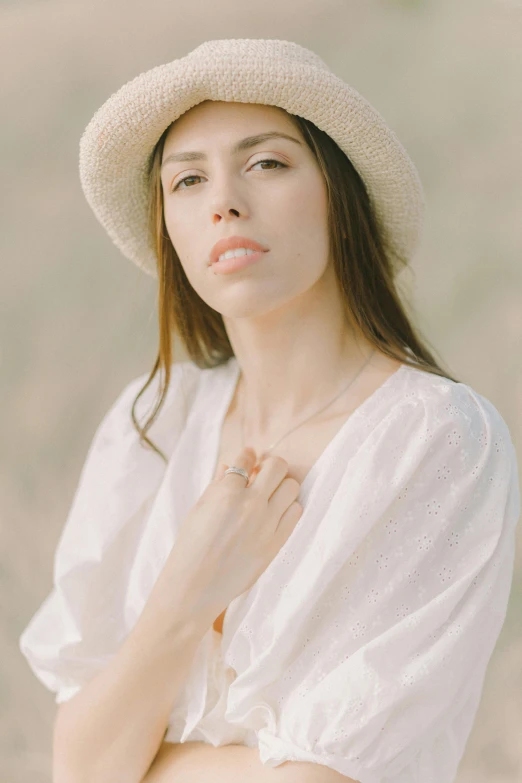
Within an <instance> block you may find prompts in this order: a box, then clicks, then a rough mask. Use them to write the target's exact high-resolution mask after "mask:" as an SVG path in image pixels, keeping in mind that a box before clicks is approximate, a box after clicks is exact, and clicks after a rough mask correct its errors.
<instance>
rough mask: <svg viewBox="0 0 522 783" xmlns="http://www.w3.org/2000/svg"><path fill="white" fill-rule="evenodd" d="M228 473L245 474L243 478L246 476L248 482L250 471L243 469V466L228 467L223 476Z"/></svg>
mask: <svg viewBox="0 0 522 783" xmlns="http://www.w3.org/2000/svg"><path fill="white" fill-rule="evenodd" d="M227 473H239V475H240V476H243V478H245V479H246V480H247V482H248V473H247V472H246V470H243V468H234V467H232V468H228V469H227V470H225V472H224V473H223V476H226V475H227Z"/></svg>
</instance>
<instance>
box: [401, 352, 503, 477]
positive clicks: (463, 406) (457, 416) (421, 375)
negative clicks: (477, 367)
mask: <svg viewBox="0 0 522 783" xmlns="http://www.w3.org/2000/svg"><path fill="white" fill-rule="evenodd" d="M402 400H403V404H404V405H405V410H408V411H409V412H410V414H411V416H412V420H413V421H414V422H415V423H414V425H413V430H414V435H415V436H416V438H415V440H416V442H417V444H418V442H419V441H421V443H422V445H423V447H424V448H426V447H427V449H428V452H438V453H439V454H443V455H444V456H445V457H447V459H448V460H451V461H452V463H453V464H454V465H456V466H457V465H458V466H459V469H460V471H461V472H462V474H463V475H466V474H468V475H473V476H475V477H476V476H478V475H479V474H480V475H485V473H488V474H489V475H492V474H497V475H499V474H501V475H503V476H504V477H505V478H509V477H511V478H515V479H516V474H517V473H518V462H517V455H516V451H515V447H514V444H513V440H512V438H511V433H510V430H509V427H508V425H507V423H506V421H505V419H504V417H503V416H502V414H501V413H500V411H499V410H498V408H497V407H496V406H495V405H494V404H493V403H492V402H491V400H489V399H488V398H487V397H485V396H484V395H483V394H481V393H480V392H478V391H477V390H476V389H474V388H473V387H472V386H470V385H469V384H467V383H463V382H455V381H453V380H451V379H449V378H445V377H441V376H438V375H435V374H433V373H427V372H424V371H422V370H418V369H416V368H412V367H409V366H404V369H403V387H402ZM408 402H409V403H410V405H408ZM424 448H423V451H424Z"/></svg>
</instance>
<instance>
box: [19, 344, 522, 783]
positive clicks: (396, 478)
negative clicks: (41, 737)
mask: <svg viewBox="0 0 522 783" xmlns="http://www.w3.org/2000/svg"><path fill="white" fill-rule="evenodd" d="M239 371H240V368H239V365H238V362H237V360H236V358H235V357H232V358H231V359H230V360H229V361H228V362H226V363H225V364H223V365H220V366H219V367H216V368H210V369H200V368H198V367H197V366H196V365H195V364H193V363H192V362H190V361H185V362H178V363H175V364H173V365H172V380H171V385H170V387H169V390H168V393H167V397H166V399H165V402H164V405H163V407H162V409H161V412H160V414H159V415H158V418H157V419H156V421H155V422H154V423H153V425H152V426H151V428H150V430H149V437H150V438H151V439H152V441H153V442H154V443H156V444H157V445H158V446H159V447H160V448H161V449H162V450H163V452H164V453H165V454H166V456H168V458H169V462H168V465H167V466H166V465H165V463H164V462H163V460H161V458H160V457H159V456H158V455H157V454H156V453H154V452H153V451H151V450H149V449H146V448H144V447H143V446H141V445H140V443H139V436H138V433H137V432H136V430H135V428H134V426H133V424H132V421H131V417H130V409H131V404H132V402H133V400H134V398H135V396H136V394H137V392H138V390H139V389H140V388H141V387H142V386H143V384H144V382H145V380H146V379H147V377H148V374H144V375H142V376H139V377H138V378H135V379H134V380H132V381H131V382H130V383H129V384H128V385H127V386H126V387H125V388H124V389H123V391H122V393H121V394H120V395H119V397H118V398H117V399H116V401H115V402H114V404H113V405H112V407H111V408H110V410H109V411H108V413H107V414H106V415H105V417H104V418H103V420H102V422H101V424H100V425H99V427H98V429H97V431H96V433H95V435H94V438H93V441H92V444H91V446H90V449H89V451H88V454H87V457H86V461H85V465H84V467H83V470H82V472H81V476H80V480H79V485H78V488H77V490H76V494H75V496H74V499H73V503H72V507H71V509H70V512H69V516H68V518H67V520H66V524H65V526H64V529H63V531H62V534H61V537H60V539H59V542H58V545H57V549H56V554H55V560H54V580H53V589H52V591H51V592H50V594H49V595H48V597H47V598H46V599H45V601H44V602H43V603H42V605H41V606H40V608H39V609H38V611H37V612H36V614H35V615H34V616H33V617H32V619H31V621H30V622H29V624H28V626H27V627H26V628H25V630H24V632H23V633H22V635H21V637H20V650H21V652H22V653H23V655H24V656H25V657H26V659H27V661H28V663H29V665H30V667H31V669H32V671H33V672H34V674H35V675H36V677H38V679H39V680H40V681H41V682H42V683H43V684H44V685H45V686H46V687H47V688H49V689H50V690H51V691H54V692H56V702H57V703H61V702H64V701H66V700H67V699H69V698H71V697H72V696H73V695H74V694H75V693H76V692H77V691H79V690H80V688H81V687H82V686H83V685H84V684H85V683H86V682H88V681H89V679H90V678H92V677H93V676H94V675H95V674H96V673H97V672H98V671H100V670H101V669H102V668H104V667H105V666H106V665H107V663H108V662H109V660H110V659H111V656H113V655H114V654H115V652H116V651H117V649H118V648H119V647H120V645H121V644H122V642H123V640H124V639H125V637H126V636H127V634H128V633H129V631H130V629H131V628H132V627H133V625H134V623H135V622H136V620H137V619H138V617H139V615H140V612H141V611H142V609H143V606H144V604H145V602H146V601H147V597H148V596H149V594H150V592H151V590H152V587H153V585H154V582H155V580H156V579H157V577H158V575H159V572H160V570H161V569H162V567H163V565H164V563H165V561H166V559H167V556H168V554H169V551H170V549H171V548H172V546H173V545H174V544H175V541H176V533H177V530H178V526H179V524H180V522H181V521H182V520H183V519H184V517H185V515H186V514H187V513H188V511H189V510H190V508H191V507H192V506H193V505H194V503H195V502H196V501H197V500H198V498H199V497H200V496H201V494H202V493H203V491H204V489H205V488H206V486H207V485H208V483H209V482H210V481H211V479H212V477H213V475H214V472H215V469H216V467H217V459H218V453H219V445H220V443H219V440H220V434H221V427H222V424H223V421H224V417H225V414H226V411H227V409H228V406H229V403H230V401H231V399H232V395H233V392H234V389H235V385H236V382H237V380H238V377H239ZM158 380H159V379H158V377H157V376H156V379H155V381H156V383H158ZM156 391H157V385H156V387H154V384H151V386H150V387H149V388H148V389H147V391H146V392H145V394H144V395H143V397H142V398H140V401H139V403H138V405H137V409H138V418H139V419H140V420H141V421H142V420H143V416H144V412H145V413H146V412H147V411H142V410H141V409H140V408H141V406H142V405H143V404H144V403H146V404H147V405H149V406H151V405H152V404H153V401H154V399H155V395H156ZM299 501H300V502H301V503H302V505H303V507H304V511H303V514H302V516H301V518H300V519H299V521H298V523H297V525H296V527H295V528H294V530H293V531H292V533H291V535H290V537H289V539H288V540H287V542H286V543H285V545H284V546H283V547H282V549H281V550H280V551H279V552H278V554H277V555H276V557H275V558H274V559H273V560H272V562H271V563H270V564H269V566H268V568H267V569H266V570H265V571H264V572H263V574H262V575H261V577H260V578H259V579H258V580H257V582H256V583H255V584H254V585H253V587H252V588H251V589H249V590H247V591H246V592H244V593H242V594H241V595H239V596H237V597H236V598H235V599H234V600H233V601H232V602H231V603H230V605H229V607H228V610H227V612H226V616H225V621H224V626H223V635H221V634H219V633H217V632H216V631H215V630H214V628H213V627H210V628H209V629H208V631H207V632H206V634H205V636H204V637H203V638H202V640H201V642H200V644H199V646H198V650H197V654H196V656H195V657H194V660H193V662H192V666H191V669H190V672H189V675H188V677H187V679H186V681H185V683H184V685H183V687H182V688H181V690H180V691H179V694H178V696H177V698H176V700H175V702H174V704H173V708H172V712H171V715H170V719H169V726H168V731H167V734H166V737H165V740H166V741H168V742H176V743H179V742H190V741H203V742H207V743H210V744H212V745H214V746H219V745H226V744H231V743H232V744H243V745H247V746H249V747H257V748H258V749H259V756H260V760H261V762H262V763H263V764H265V765H266V766H269V767H274V766H278V765H279V764H282V763H283V762H284V761H287V760H293V761H308V762H314V763H316V764H323V765H325V766H327V767H331V768H332V769H334V770H337V771H338V772H340V773H341V774H343V775H346V776H348V777H351V778H353V779H355V780H358V781H361V783H451V781H453V780H454V779H455V776H456V773H457V767H458V764H459V761H460V759H461V757H462V755H463V752H464V748H465V744H466V741H467V739H468V736H469V734H470V732H471V728H472V725H473V721H474V718H475V714H476V712H477V708H478V705H479V701H480V697H481V691H482V685H483V680H484V676H485V672H486V667H487V665H488V662H489V659H490V657H491V654H492V651H493V649H494V647H495V644H496V641H497V639H498V636H499V633H500V630H501V628H502V625H503V622H504V619H505V615H506V608H507V603H508V598H509V594H510V589H511V583H512V576H513V566H514V553H515V528H516V525H517V521H518V518H519V515H520V491H519V484H518V466H517V457H516V452H515V449H514V446H513V443H512V440H511V438H510V433H509V430H508V427H507V425H506V423H505V421H504V419H503V418H502V417H501V415H500V413H499V412H498V411H497V409H496V408H495V407H494V406H493V404H492V403H491V402H490V401H489V400H488V399H486V398H485V397H483V396H482V395H480V394H478V393H477V392H476V391H474V390H473V389H472V388H471V387H470V386H468V385H467V384H463V383H455V382H454V381H450V380H448V379H445V378H440V377H439V376H436V375H434V374H431V373H425V372H423V371H421V370H417V369H414V368H411V367H408V366H407V365H401V367H400V368H399V369H398V370H397V371H396V372H395V373H394V374H393V375H391V376H390V377H389V378H388V379H387V380H386V381H385V382H384V384H383V385H381V386H380V387H379V388H378V389H377V390H376V391H374V392H373V394H372V395H371V396H370V397H368V398H367V399H366V400H365V401H364V402H363V403H362V404H361V405H360V406H359V407H358V408H357V409H356V410H355V412H354V413H352V414H351V415H350V416H349V418H348V419H347V420H346V421H345V422H344V423H343V425H342V426H341V428H340V429H339V431H338V432H337V434H336V435H335V437H334V438H333V439H332V440H331V441H330V443H329V444H328V445H327V447H326V448H325V450H324V451H323V452H322V454H321V455H320V457H319V459H318V460H317V461H316V462H315V464H314V465H313V467H312V468H311V470H310V471H309V473H308V474H307V476H306V478H305V479H304V482H303V483H302V484H301V491H300V493H299Z"/></svg>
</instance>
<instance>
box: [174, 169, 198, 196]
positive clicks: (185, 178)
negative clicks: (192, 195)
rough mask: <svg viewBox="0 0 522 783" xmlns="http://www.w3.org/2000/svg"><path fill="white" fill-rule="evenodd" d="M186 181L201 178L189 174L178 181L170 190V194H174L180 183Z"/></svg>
mask: <svg viewBox="0 0 522 783" xmlns="http://www.w3.org/2000/svg"><path fill="white" fill-rule="evenodd" d="M187 179H201V177H198V175H197V174H191V175H190V176H189V177H184V178H183V179H180V181H179V182H178V183H177V185H176V186H175V187H174V188H172V190H171V193H174V191H175V190H178V188H179V186H180V185H181V183H182V182H186V180H187ZM182 190H187V188H182Z"/></svg>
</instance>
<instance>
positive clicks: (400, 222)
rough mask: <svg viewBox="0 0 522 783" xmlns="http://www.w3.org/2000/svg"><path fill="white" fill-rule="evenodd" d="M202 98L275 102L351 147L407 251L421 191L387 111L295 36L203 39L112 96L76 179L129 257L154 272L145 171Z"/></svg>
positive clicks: (89, 136) (392, 238)
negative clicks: (162, 141) (163, 139)
mask: <svg viewBox="0 0 522 783" xmlns="http://www.w3.org/2000/svg"><path fill="white" fill-rule="evenodd" d="M205 100H213V101H234V102H240V103H262V104H266V105H273V106H279V107H281V108H283V109H285V110H286V111H287V112H290V113H291V114H297V115H299V116H301V117H303V118H305V119H307V120H311V121H312V122H313V123H314V124H315V125H316V126H317V127H318V128H320V129H321V130H323V131H325V132H326V133H327V134H328V135H329V136H330V137H331V138H332V139H333V140H334V141H335V142H336V143H337V144H338V146H339V147H340V148H341V149H342V150H343V151H344V152H345V153H346V155H347V156H348V157H349V159H350V160H351V162H352V164H353V165H354V167H355V168H356V170H357V171H358V173H359V175H360V176H361V178H362V180H363V181H364V183H365V185H366V189H367V191H368V195H369V197H370V201H371V202H372V206H373V209H374V212H375V215H376V218H377V221H378V222H379V225H380V227H381V229H382V232H383V235H384V241H385V243H386V247H387V250H388V252H389V253H390V254H391V255H392V257H395V258H401V259H404V260H406V261H409V260H410V259H411V256H412V255H413V253H414V251H415V249H416V247H417V244H418V241H419V234H420V230H421V222H422V215H423V211H424V196H423V191H422V185H421V182H420V179H419V175H418V172H417V170H416V168H415V166H414V164H413V162H412V161H411V159H410V158H409V156H408V154H407V152H406V150H405V149H404V147H403V146H402V145H401V143H400V142H399V140H398V138H397V137H396V135H395V133H394V132H393V131H392V130H391V129H390V128H389V127H388V125H387V124H386V123H385V121H384V119H383V118H382V116H381V115H380V114H379V113H378V112H377V111H376V109H374V108H373V107H372V106H371V105H370V103H368V101H367V100H366V99H365V98H363V97H362V96H361V95H360V94H359V93H358V92H357V91H356V90H355V89H354V88H353V87H350V86H349V85H348V84H346V83H345V82H344V81H342V79H340V78H339V77H338V76H336V75H335V74H334V73H332V71H331V70H330V69H329V68H328V66H327V65H326V64H325V62H324V61H323V60H322V59H321V58H320V57H319V56H318V55H316V54H315V53H314V52H312V51H310V50H309V49H306V48H304V47H303V46H300V45H299V44H296V43H294V42H292V41H280V40H273V39H269V40H262V39H220V40H215V41H205V42H204V43H202V44H201V45H200V46H198V47H196V48H195V49H193V50H192V51H191V52H189V54H187V55H186V56H185V57H180V58H178V59H177V60H173V61H172V62H170V63H166V64H165V65H159V66H156V67H155V68H152V69H151V70H149V71H146V72H144V73H141V74H140V75H139V76H137V77H136V78H134V79H132V80H131V81H130V82H127V84H124V85H123V87H121V88H120V89H119V90H118V91H117V92H115V93H114V94H113V95H111V96H110V98H108V100H106V101H105V103H104V104H103V105H102V106H101V107H100V108H99V109H98V111H97V112H96V113H95V115H94V116H93V118H92V119H91V121H90V122H89V124H88V125H87V127H86V129H85V131H84V132H83V135H82V137H81V140H80V180H81V184H82V188H83V191H84V193H85V197H86V199H87V201H88V203H89V205H90V206H91V208H92V210H93V211H94V214H95V215H96V217H97V218H98V220H99V221H100V223H101V224H102V226H103V227H104V228H105V229H106V231H107V233H108V234H109V236H110V237H111V239H112V241H113V242H114V244H115V245H116V246H117V247H118V248H119V249H120V250H121V252H122V253H123V255H124V256H126V257H127V258H129V259H130V260H131V261H134V263H136V264H137V265H138V266H139V267H140V268H141V269H142V270H143V271H144V272H147V273H148V274H150V275H152V276H153V277H156V276H157V272H156V254H155V251H154V246H153V243H152V237H151V236H150V233H149V227H148V182H147V171H148V165H149V160H150V156H151V153H152V150H153V148H154V146H155V144H156V143H157V141H158V139H159V138H160V136H161V134H162V133H163V131H164V130H165V129H166V128H167V127H168V126H169V125H170V124H171V123H172V122H173V121H174V120H176V119H177V118H178V117H179V116H180V115H181V114H183V113H184V112H186V111H188V109H190V108H192V107H193V106H195V105H196V104H198V103H201V102H202V101H205Z"/></svg>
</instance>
